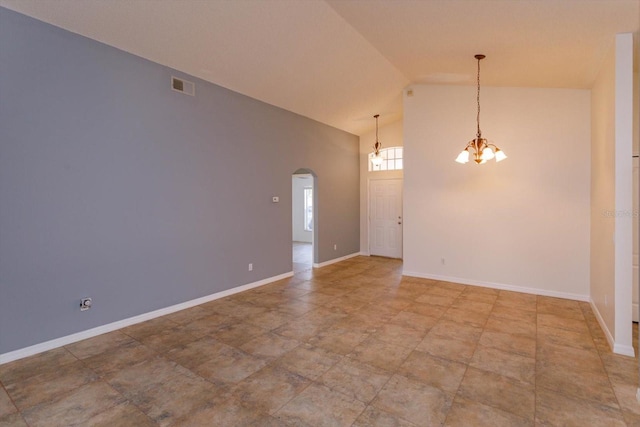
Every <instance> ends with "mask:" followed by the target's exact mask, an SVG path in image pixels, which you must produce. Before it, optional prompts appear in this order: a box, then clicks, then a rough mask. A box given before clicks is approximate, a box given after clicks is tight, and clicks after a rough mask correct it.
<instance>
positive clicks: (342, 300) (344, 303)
mask: <svg viewBox="0 0 640 427" xmlns="http://www.w3.org/2000/svg"><path fill="white" fill-rule="evenodd" d="M365 305H366V302H364V301H361V300H358V299H356V298H351V297H349V296H348V295H347V296H340V297H336V298H334V299H332V300H331V301H328V302H326V303H325V304H323V305H322V306H323V307H324V308H326V309H329V310H331V311H333V312H337V313H344V314H349V313H353V312H354V311H357V310H359V309H361V308H362V307H364V306H365Z"/></svg>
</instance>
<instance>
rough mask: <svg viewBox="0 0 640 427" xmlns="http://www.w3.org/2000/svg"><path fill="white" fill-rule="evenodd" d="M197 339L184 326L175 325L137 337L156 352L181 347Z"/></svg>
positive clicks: (164, 351)
mask: <svg viewBox="0 0 640 427" xmlns="http://www.w3.org/2000/svg"><path fill="white" fill-rule="evenodd" d="M197 339H198V337H197V336H195V335H192V334H190V333H189V332H188V329H186V328H185V327H184V326H176V327H174V328H170V329H164V330H163V331H162V332H160V333H157V334H154V335H147V336H145V337H144V338H141V339H139V341H140V342H141V343H142V344H143V345H145V346H147V347H148V348H150V349H151V350H153V351H155V352H156V353H166V352H167V351H169V350H171V349H173V348H176V347H182V346H184V345H187V344H189V343H191V342H193V341H196V340H197Z"/></svg>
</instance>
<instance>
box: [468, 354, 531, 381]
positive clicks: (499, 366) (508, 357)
mask: <svg viewBox="0 0 640 427" xmlns="http://www.w3.org/2000/svg"><path fill="white" fill-rule="evenodd" d="M469 365H470V366H473V367H474V368H478V369H483V370H485V371H489V372H493V373H496V374H498V375H503V376H505V377H508V378H512V379H515V380H518V381H523V382H527V383H531V384H534V382H535V380H536V359H534V358H532V357H526V356H521V355H519V354H515V353H508V352H505V351H502V350H498V349H495V348H491V347H485V346H483V345H478V347H477V349H476V351H475V353H474V354H473V358H472V360H471V362H470V363H469Z"/></svg>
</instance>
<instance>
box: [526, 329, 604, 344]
mask: <svg viewBox="0 0 640 427" xmlns="http://www.w3.org/2000/svg"><path fill="white" fill-rule="evenodd" d="M537 339H538V345H539V346H541V347H545V346H547V345H549V344H554V345H562V346H567V347H575V348H580V349H583V350H596V345H595V343H594V342H593V338H592V336H591V334H590V333H589V332H588V331H582V332H576V331H570V330H567V329H560V328H549V327H545V326H540V327H539V328H538V336H537Z"/></svg>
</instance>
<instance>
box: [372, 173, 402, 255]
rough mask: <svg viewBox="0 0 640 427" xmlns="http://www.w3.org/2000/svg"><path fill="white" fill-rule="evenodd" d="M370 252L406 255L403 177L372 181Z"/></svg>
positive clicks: (374, 253) (373, 253)
mask: <svg viewBox="0 0 640 427" xmlns="http://www.w3.org/2000/svg"><path fill="white" fill-rule="evenodd" d="M369 239H370V243H369V253H370V254H371V255H379V256H385V257H390V258H402V180H401V179H376V180H371V181H369Z"/></svg>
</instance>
